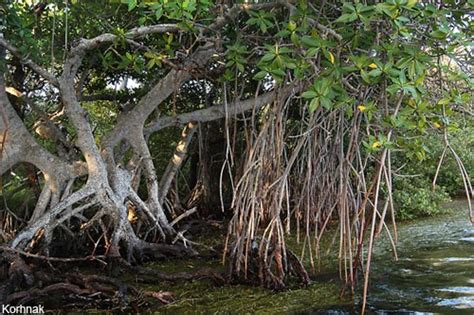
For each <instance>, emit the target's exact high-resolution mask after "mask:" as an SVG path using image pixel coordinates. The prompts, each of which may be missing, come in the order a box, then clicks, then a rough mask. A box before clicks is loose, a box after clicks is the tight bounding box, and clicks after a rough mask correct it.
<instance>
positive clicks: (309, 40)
mask: <svg viewBox="0 0 474 315" xmlns="http://www.w3.org/2000/svg"><path fill="white" fill-rule="evenodd" d="M301 42H302V43H303V44H304V45H305V46H306V47H308V48H310V47H319V46H320V42H319V41H318V40H317V39H315V38H313V37H311V36H303V37H302V38H301Z"/></svg>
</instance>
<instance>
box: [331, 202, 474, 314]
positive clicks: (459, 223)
mask: <svg viewBox="0 0 474 315" xmlns="http://www.w3.org/2000/svg"><path fill="white" fill-rule="evenodd" d="M449 207H450V208H453V212H452V213H451V214H450V215H448V216H442V217H437V218H430V219H422V220H417V221H413V222H408V223H402V224H399V227H398V228H399V242H398V247H397V248H398V256H399V260H398V261H394V260H393V259H388V256H389V255H391V253H390V251H391V250H390V246H389V244H388V243H386V242H384V244H383V245H382V246H379V248H378V249H377V250H376V251H375V253H374V255H375V256H374V262H373V267H372V271H371V275H372V276H371V282H370V283H371V284H370V290H369V291H370V292H369V298H368V304H369V309H370V312H371V313H372V314H474V226H473V225H471V223H470V222H469V218H468V211H467V207H468V206H467V202H466V201H454V202H452V203H450V204H449ZM379 245H380V244H379ZM353 312H354V311H350V310H344V309H341V310H338V309H337V308H335V309H333V310H327V311H323V313H325V314H350V313H353Z"/></svg>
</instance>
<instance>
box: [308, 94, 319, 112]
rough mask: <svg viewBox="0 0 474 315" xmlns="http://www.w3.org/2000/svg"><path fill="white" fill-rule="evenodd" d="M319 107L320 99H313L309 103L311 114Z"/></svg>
mask: <svg viewBox="0 0 474 315" xmlns="http://www.w3.org/2000/svg"><path fill="white" fill-rule="evenodd" d="M318 107H319V98H317V97H316V98H313V100H312V101H311V102H310V103H309V112H310V113H314V111H315V110H316V109H317V108H318Z"/></svg>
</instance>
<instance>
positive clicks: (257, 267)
mask: <svg viewBox="0 0 474 315" xmlns="http://www.w3.org/2000/svg"><path fill="white" fill-rule="evenodd" d="M473 6H474V3H473V1H471V0H469V1H465V0H452V1H417V0H388V1H354V2H343V3H342V2H340V1H321V2H312V1H304V0H300V1H290V0H289V1H237V2H235V3H234V2H233V1H210V0H185V1H174V0H163V1H140V0H122V1H118V0H116V1H113V0H109V1H74V0H71V1H59V0H51V1H4V2H2V4H1V9H0V12H1V14H2V16H1V20H2V23H3V24H2V29H1V31H0V33H1V36H0V47H2V49H4V50H5V54H2V56H1V58H2V69H1V70H2V72H3V75H2V79H1V82H0V90H1V91H0V97H1V99H0V102H1V105H2V108H1V109H2V112H1V114H2V117H3V120H2V123H1V124H0V126H1V127H2V128H1V130H0V131H2V134H3V136H2V138H1V144H2V155H1V158H2V160H1V164H0V169H1V171H2V175H3V176H2V180H3V185H2V187H3V196H4V200H6V202H5V205H6V206H5V207H4V208H5V209H3V211H2V214H1V215H2V217H1V218H2V228H1V230H0V232H1V237H2V239H3V241H4V242H5V243H7V244H8V247H9V248H10V250H13V251H21V252H23V253H24V252H35V253H41V254H46V255H49V254H51V253H53V254H56V255H57V253H62V252H63V250H62V249H63V248H64V247H63V246H64V245H63V244H62V241H61V240H74V242H69V243H68V244H67V249H68V251H69V252H70V254H71V255H77V254H78V253H84V252H87V253H91V255H94V254H97V252H99V253H100V254H103V255H104V256H107V257H114V258H117V257H123V258H125V259H126V260H128V262H131V263H139V262H140V261H141V260H142V258H143V257H142V256H143V253H144V252H146V251H162V252H163V253H164V254H163V255H165V256H166V255H168V256H169V255H177V253H180V254H182V253H185V254H189V253H190V251H192V250H190V249H189V247H188V245H189V244H192V242H190V241H189V240H188V239H187V237H188V236H187V235H186V234H185V233H187V231H188V229H187V228H185V227H184V226H185V225H184V224H185V222H186V221H187V219H189V218H190V217H193V215H194V216H196V215H198V216H201V217H208V216H209V217H213V218H222V217H224V219H225V223H226V224H227V228H228V233H227V238H226V240H225V244H223V247H224V249H223V253H222V255H223V258H224V261H225V262H226V263H227V264H228V266H229V270H230V271H229V275H230V279H232V280H234V281H245V282H249V281H250V282H259V283H260V284H261V285H263V286H266V287H271V288H277V289H282V288H285V287H286V286H287V284H288V283H289V280H290V278H291V277H296V278H298V279H299V281H300V282H302V283H307V282H308V281H309V275H308V273H307V271H306V268H305V266H303V265H302V264H301V262H300V261H301V259H299V257H298V256H297V255H296V254H294V253H293V252H291V250H289V249H288V248H287V246H286V243H285V235H287V234H289V233H291V232H292V231H293V230H296V233H297V235H298V240H300V239H301V240H302V242H303V243H304V247H305V250H304V251H303V253H301V256H304V255H309V256H310V261H311V264H312V266H311V267H313V269H314V266H315V264H316V263H317V260H318V259H319V258H320V256H321V248H320V240H321V238H322V236H323V235H325V234H327V233H335V238H334V239H335V240H336V239H337V240H339V243H338V246H339V248H338V253H339V255H338V262H339V266H340V269H341V277H342V278H343V279H344V281H345V282H346V283H347V284H348V286H349V287H350V288H351V290H352V291H354V290H355V288H356V284H357V281H358V279H360V278H363V279H364V285H363V294H364V301H365V296H366V294H367V288H368V283H369V282H368V281H369V277H368V274H369V270H370V262H371V258H372V250H373V246H374V242H375V238H376V237H377V236H378V235H379V234H380V233H382V232H384V233H385V232H386V233H387V235H388V236H389V238H390V239H391V240H392V242H393V243H394V244H393V245H394V247H395V242H396V239H397V237H396V224H395V217H396V216H397V211H398V217H400V218H412V217H414V216H417V215H425V214H432V213H436V212H439V209H440V204H441V203H442V202H443V201H444V200H445V199H446V197H447V193H449V194H451V195H453V194H455V193H457V192H458V190H460V189H461V190H464V191H465V192H466V195H467V197H468V198H472V197H473V189H472V186H471V183H470V179H471V177H472V174H473V173H472V172H473V165H474V161H473V158H472V151H471V150H469V146H468V145H467V144H468V143H473V139H472V134H473V133H472V128H473V127H472V122H471V121H470V119H471V118H472V115H473V105H472V104H473V103H472V87H473V80H472V79H473V78H472V42H471V40H472V35H473V32H474V29H473V19H472V9H473ZM193 139H194V140H193ZM25 196H28V197H27V198H26V197H25ZM5 197H8V198H11V199H12V200H13V201H11V200H7V199H5ZM20 200H21V202H19V201H20ZM32 207H33V208H32ZM194 207H197V208H196V209H198V210H196V209H195V208H194ZM470 210H471V211H470V212H471V213H470V215H471V220H473V221H474V212H473V211H472V209H470ZM195 212H197V214H196V213H195ZM390 218H391V220H392V222H393V224H392V225H390V226H389V225H388V224H387V223H386V221H388V220H387V219H390ZM332 227H334V228H332ZM180 244H182V245H180ZM177 248H178V249H177ZM178 255H179V254H178ZM361 270H362V272H361ZM364 308H365V302H364V306H363V309H364Z"/></svg>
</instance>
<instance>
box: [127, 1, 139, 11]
mask: <svg viewBox="0 0 474 315" xmlns="http://www.w3.org/2000/svg"><path fill="white" fill-rule="evenodd" d="M136 6H137V0H129V1H128V11H129V12H130V11H132V10H133V9H135V7H136Z"/></svg>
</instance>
